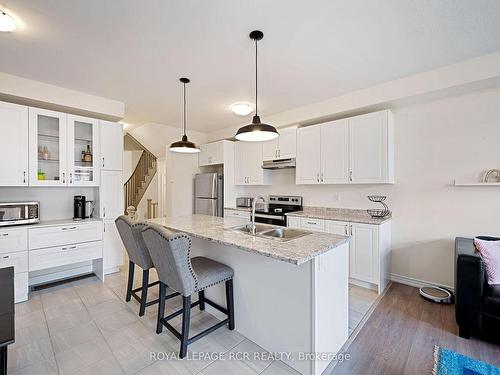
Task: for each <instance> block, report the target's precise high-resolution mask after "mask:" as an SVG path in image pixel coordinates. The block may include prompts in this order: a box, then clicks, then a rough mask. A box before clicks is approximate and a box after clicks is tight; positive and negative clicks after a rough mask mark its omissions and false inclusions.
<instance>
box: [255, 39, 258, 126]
mask: <svg viewBox="0 0 500 375" xmlns="http://www.w3.org/2000/svg"><path fill="white" fill-rule="evenodd" d="M257 81H258V72H257V39H255V116H257V115H258V105H257V92H258V85H257Z"/></svg>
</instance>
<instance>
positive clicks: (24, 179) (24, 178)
mask: <svg viewBox="0 0 500 375" xmlns="http://www.w3.org/2000/svg"><path fill="white" fill-rule="evenodd" d="M25 183H26V171H24V172H23V184H25Z"/></svg>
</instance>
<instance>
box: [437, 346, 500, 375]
mask: <svg viewBox="0 0 500 375" xmlns="http://www.w3.org/2000/svg"><path fill="white" fill-rule="evenodd" d="M432 373H433V375H500V368H498V367H495V366H492V365H489V364H487V363H485V362H481V361H478V360H477V359H473V358H469V357H466V356H464V355H462V354H458V353H456V352H454V351H453V350H449V349H445V348H440V347H439V346H435V347H434V369H433V370H432Z"/></svg>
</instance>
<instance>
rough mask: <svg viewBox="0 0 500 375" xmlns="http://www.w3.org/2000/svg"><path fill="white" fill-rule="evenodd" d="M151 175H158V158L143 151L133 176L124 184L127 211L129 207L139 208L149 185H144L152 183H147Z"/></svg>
mask: <svg viewBox="0 0 500 375" xmlns="http://www.w3.org/2000/svg"><path fill="white" fill-rule="evenodd" d="M150 173H151V176H153V175H154V174H155V173H156V156H154V155H153V154H152V153H151V152H149V151H148V150H143V151H142V154H141V157H140V158H139V161H138V162H137V165H136V166H135V169H134V171H133V172H132V175H131V176H130V178H129V179H128V180H127V182H125V184H124V192H125V209H126V208H127V207H129V206H134V207H136V208H137V206H138V205H139V202H140V200H141V198H142V195H144V193H145V191H146V189H147V185H144V186H143V184H145V183H149V182H150V180H149V181H147V179H148V177H149V175H150Z"/></svg>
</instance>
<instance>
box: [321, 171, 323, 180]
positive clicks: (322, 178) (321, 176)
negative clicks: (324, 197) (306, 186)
mask: <svg viewBox="0 0 500 375" xmlns="http://www.w3.org/2000/svg"><path fill="white" fill-rule="evenodd" d="M321 182H323V172H321Z"/></svg>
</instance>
